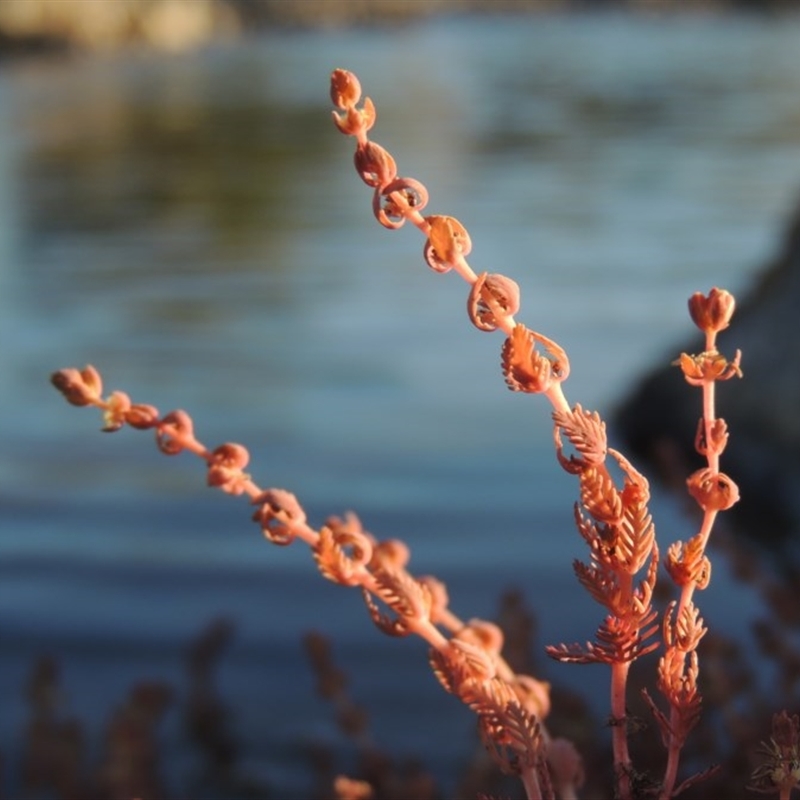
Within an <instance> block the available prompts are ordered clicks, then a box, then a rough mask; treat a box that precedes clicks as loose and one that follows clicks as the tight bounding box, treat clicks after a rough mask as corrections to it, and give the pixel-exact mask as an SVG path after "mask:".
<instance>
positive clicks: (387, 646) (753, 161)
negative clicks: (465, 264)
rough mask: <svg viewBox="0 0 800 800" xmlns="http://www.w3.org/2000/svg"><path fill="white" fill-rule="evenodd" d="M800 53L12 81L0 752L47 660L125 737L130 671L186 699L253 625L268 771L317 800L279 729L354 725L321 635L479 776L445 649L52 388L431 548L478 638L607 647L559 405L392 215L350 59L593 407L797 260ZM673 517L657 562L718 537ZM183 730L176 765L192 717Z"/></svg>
mask: <svg viewBox="0 0 800 800" xmlns="http://www.w3.org/2000/svg"><path fill="white" fill-rule="evenodd" d="M798 45H800V22H799V21H798V20H795V19H782V20H772V21H770V20H757V19H745V18H737V17H731V18H717V17H708V18H705V17H685V18H684V17H676V18H670V19H659V20H657V19H655V18H646V17H642V18H633V17H625V16H597V17H595V16H587V17H533V18H519V19H515V18H512V19H503V20H492V19H480V20H464V21H458V22H456V21H447V22H436V23H425V24H422V25H412V26H409V27H406V28H403V29H402V30H398V31H379V30H374V31H368V32H365V31H360V32H331V33H303V34H299V33H298V34H280V35H277V34H276V35H273V36H266V37H262V38H258V39H254V40H247V41H245V42H242V43H239V44H237V45H228V46H225V47H217V48H211V49H208V50H205V51H203V52H200V53H195V54H189V55H184V56H179V57H178V56H170V57H167V56H157V55H144V54H140V53H138V54H137V53H129V54H123V55H116V56H95V57H84V58H74V59H71V60H67V61H55V62H54V61H50V62H42V63H39V62H28V63H25V64H20V65H11V66H7V67H6V68H5V69H4V71H3V72H2V73H0V342H2V347H0V376H2V379H0V408H1V409H2V415H0V441H2V450H1V451H0V479H1V480H0V523H1V527H0V556H2V558H1V559H0V570H2V572H3V578H2V581H0V636H2V637H3V639H4V641H5V646H4V649H3V656H2V658H1V659H0V670H2V671H1V672H0V692H2V698H3V703H4V705H5V707H6V708H7V709H8V711H7V714H6V715H5V716H4V719H3V720H2V722H1V723H0V737H2V741H1V742H0V748H2V749H3V750H4V751H6V752H8V753H10V754H11V757H12V758H13V755H14V753H15V749H14V748H15V747H18V744H17V745H15V744H14V743H13V736H14V734H15V733H16V731H18V730H19V727H20V725H21V724H22V719H23V718H24V709H23V705H22V703H23V701H22V698H21V695H20V687H21V686H22V684H23V682H24V676H25V674H26V670H27V669H28V667H29V666H30V663H31V660H32V658H33V657H34V655H35V654H37V653H40V652H51V653H53V654H55V655H56V656H57V657H58V658H59V659H60V661H61V664H62V669H63V671H64V682H65V685H66V690H67V693H68V696H69V701H70V707H71V708H72V710H73V711H74V712H75V713H77V714H79V715H80V716H82V718H84V719H86V720H87V724H88V725H89V726H90V728H91V730H93V731H97V730H99V726H100V725H101V722H102V720H103V718H104V715H106V714H107V711H108V708H109V706H110V704H112V703H117V702H118V701H119V699H120V698H121V696H122V694H123V693H124V691H125V689H126V688H127V686H128V685H129V683H130V680H131V679H132V678H133V677H142V676H145V675H151V676H154V677H163V678H165V679H169V680H172V681H174V682H175V683H176V685H178V686H180V685H181V677H180V676H181V673H180V669H181V667H180V660H179V659H180V653H181V648H182V647H183V646H184V644H185V643H186V642H188V640H189V639H190V638H191V636H193V635H194V634H195V633H196V632H197V631H198V630H199V629H200V628H201V627H202V625H203V624H204V623H205V622H206V621H208V619H209V618H211V617H212V616H214V615H216V614H220V613H225V614H228V615H230V616H231V617H232V618H233V619H234V620H235V621H236V623H237V626H238V631H237V639H236V644H235V646H234V650H233V653H232V655H231V658H230V659H229V660H228V661H227V662H225V666H224V670H223V674H222V678H223V683H224V686H223V689H224V692H225V694H226V696H227V697H230V698H231V699H232V703H233V707H234V709H235V714H236V717H235V722H236V725H237V727H238V729H240V731H241V733H242V739H243V740H244V743H245V751H246V753H247V754H248V758H249V761H248V763H249V765H250V767H251V768H252V769H253V770H254V771H255V772H256V773H257V774H258V775H260V776H263V777H264V778H265V779H266V780H268V781H269V782H271V783H273V784H276V785H280V786H284V787H293V788H294V789H295V790H297V791H298V792H300V793H302V787H303V785H304V784H303V778H304V775H303V766H302V763H301V762H300V761H299V760H298V762H297V763H295V762H289V766H288V767H287V762H286V759H285V758H283V759H281V758H279V757H278V755H276V753H278V752H279V745H281V744H286V743H287V742H288V743H290V744H292V743H297V742H300V741H303V740H305V739H307V738H308V737H310V736H312V735H313V734H314V733H317V734H319V733H320V732H322V733H324V734H325V735H331V730H332V729H331V725H332V723H331V722H330V715H329V714H328V713H327V712H326V710H325V709H324V708H323V707H321V706H320V705H319V704H318V703H317V702H316V701H315V700H314V698H313V690H312V685H311V677H310V674H309V671H308V670H307V668H306V667H305V665H304V663H303V661H302V655H301V649H300V644H299V639H300V635H301V633H302V632H303V631H305V630H307V629H310V628H318V629H322V630H326V631H328V632H330V633H331V634H332V635H333V637H334V640H335V642H336V646H337V648H338V649H337V653H339V655H340V658H341V661H342V662H343V663H344V664H345V666H346V667H347V668H348V669H349V670H350V671H351V673H352V675H353V687H354V688H353V691H354V694H356V695H357V696H358V698H359V700H362V701H364V702H365V703H367V704H368V705H369V706H370V708H371V709H372V711H373V717H374V718H375V726H376V728H377V738H378V739H379V740H380V741H381V742H383V743H385V744H387V745H389V746H390V747H391V748H392V749H393V750H394V751H395V752H398V753H403V752H411V753H419V752H422V751H426V752H428V753H430V759H431V761H433V762H434V765H435V766H436V767H437V769H438V770H439V772H440V774H442V775H449V776H452V775H453V774H454V772H455V770H456V768H457V764H458V759H459V757H462V756H464V755H465V754H466V753H468V752H469V747H470V745H469V742H470V741H471V738H470V737H471V731H470V721H469V715H468V714H467V713H466V712H464V713H462V712H461V709H458V708H455V705H456V704H455V702H454V701H452V699H451V698H448V697H446V696H445V695H444V694H443V693H442V692H441V691H440V689H439V688H438V686H437V685H436V684H435V682H434V681H433V680H432V678H431V677H430V675H429V673H428V670H427V666H426V664H425V654H424V648H422V647H421V646H415V645H410V644H409V643H407V642H402V643H398V642H396V641H386V640H385V639H384V637H381V636H380V635H379V634H377V633H376V632H375V631H373V630H372V627H371V625H370V624H369V622H368V619H367V616H366V614H365V613H364V612H363V609H362V608H361V607H360V600H359V599H358V597H355V596H351V594H350V593H348V592H346V591H345V590H343V589H340V588H339V587H335V586H332V585H330V584H328V583H327V582H324V581H323V580H321V579H320V578H318V577H317V576H316V575H315V574H314V570H313V567H312V564H311V562H310V557H309V555H308V553H307V552H304V551H303V550H302V549H301V548H300V546H299V545H296V546H295V547H292V548H286V549H276V548H273V547H271V546H268V545H267V544H266V543H264V542H263V540H262V539H261V537H260V535H259V532H258V529H257V528H256V526H255V525H253V523H252V522H250V521H249V515H250V510H249V509H248V507H247V506H246V504H245V503H244V502H243V501H236V500H233V499H230V498H227V497H224V496H222V495H219V494H216V493H212V492H209V491H208V490H206V489H205V488H204V486H203V481H204V476H203V473H202V470H201V469H200V465H199V464H198V463H195V462H194V461H193V460H192V459H190V458H188V457H181V458H177V459H167V458H164V457H163V456H161V455H160V454H159V453H158V452H157V451H156V450H155V448H154V447H153V445H152V442H151V440H150V438H149V436H148V435H146V434H134V433H131V432H127V431H126V432H121V433H118V434H115V435H114V436H111V435H106V434H101V433H99V432H98V428H99V427H100V419H99V418H98V417H97V416H96V415H94V414H93V413H91V412H88V411H86V410H81V409H74V408H71V407H68V406H67V405H66V404H65V403H64V402H63V401H62V400H61V399H60V398H59V397H58V396H57V395H56V393H55V392H54V391H53V390H52V389H51V388H50V387H49V385H48V383H47V378H48V375H49V374H50V372H52V371H53V370H54V369H57V368H59V367H64V366H82V365H83V364H85V363H93V364H95V365H96V366H97V367H98V368H99V369H100V370H101V372H102V373H103V374H104V376H105V378H106V381H107V384H108V386H109V388H123V389H125V390H126V391H128V392H129V393H130V394H131V395H132V396H133V398H134V400H137V401H141V402H151V403H155V404H157V405H158V406H159V407H160V408H161V409H162V410H167V409H169V408H171V407H175V406H181V407H184V408H186V409H187V410H189V411H190V412H191V413H192V415H193V416H194V418H195V421H196V425H197V428H198V432H199V437H200V438H201V439H202V440H203V441H204V442H206V443H208V444H209V445H213V444H217V443H221V442H223V441H228V440H233V441H241V442H243V443H246V444H247V445H248V447H250V448H251V451H252V457H253V462H252V473H253V475H254V477H255V478H256V479H257V480H258V481H259V482H260V483H262V484H263V485H265V486H267V485H273V486H281V487H285V488H289V489H291V490H292V491H294V492H296V493H297V495H298V497H299V498H300V499H301V501H302V502H303V503H304V504H305V505H306V507H307V509H308V510H309V514H310V516H311V518H312V521H314V522H317V523H319V522H321V521H322V520H324V518H325V516H327V515H328V514H330V513H341V512H342V511H344V510H345V509H354V510H356V511H357V512H358V513H359V514H360V515H361V516H362V518H363V520H364V522H365V524H366V526H367V527H368V528H369V529H370V530H372V531H373V532H374V533H375V534H376V535H378V536H381V537H383V536H400V537H401V538H403V539H405V540H406V541H407V542H408V543H409V544H410V545H411V548H412V551H413V553H414V560H413V565H414V567H415V569H416V571H418V572H421V573H427V572H433V573H435V574H437V575H439V576H440V577H442V578H443V579H444V580H446V581H447V583H448V585H449V586H450V588H451V598H452V602H453V606H454V608H455V610H456V611H457V612H458V613H459V614H461V615H462V616H464V617H465V618H466V617H470V616H489V615H491V614H492V613H494V610H495V607H496V598H497V597H498V595H499V593H500V591H501V590H502V589H503V588H504V587H506V586H508V585H509V584H512V583H513V584H516V585H519V586H521V587H522V588H524V590H525V592H526V594H527V597H528V598H529V600H530V602H531V604H532V605H533V606H534V607H536V608H537V609H538V611H539V612H540V615H541V617H542V628H543V639H544V642H553V641H556V640H559V639H562V638H563V639H567V640H569V641H572V640H575V639H579V640H584V639H586V638H587V637H589V636H591V633H592V630H593V627H594V625H596V622H597V620H598V616H599V615H598V614H597V610H596V609H595V608H593V607H592V606H591V604H590V603H589V601H588V600H585V599H584V598H583V597H581V596H580V595H579V593H578V590H577V588H576V587H575V585H574V579H573V577H572V573H571V568H570V563H571V560H572V558H573V557H575V556H580V555H582V552H581V547H580V543H579V541H578V537H577V535H576V534H575V532H574V529H573V527H572V523H571V514H572V512H571V506H572V503H573V501H574V498H575V486H574V483H573V482H572V481H571V480H570V478H569V477H568V476H566V475H565V474H563V473H561V472H560V471H559V470H558V469H557V468H556V466H555V464H554V459H553V455H552V446H551V443H550V428H549V417H548V409H547V408H546V406H545V404H544V402H543V401H541V400H540V399H538V398H531V397H521V396H518V395H512V394H510V393H509V392H508V391H507V390H506V388H505V386H504V384H503V381H502V377H501V375H500V371H499V366H498V364H499V348H500V345H501V339H500V338H499V336H490V335H486V334H482V333H478V332H477V331H475V330H474V329H472V328H471V327H470V326H469V323H468V322H467V320H466V315H465V314H464V304H465V292H464V287H463V285H460V284H459V281H458V279H457V278H456V277H455V276H452V275H447V276H437V275H434V274H433V273H431V272H430V271H429V270H427V268H426V267H425V266H424V264H423V262H422V260H421V256H420V254H421V248H422V240H421V237H420V236H419V235H418V234H417V232H416V231H414V230H402V231H400V232H396V233H389V232H387V231H385V230H383V229H382V228H380V226H378V225H377V224H376V223H375V222H374V220H373V219H372V217H371V214H370V205H369V203H370V195H369V191H368V190H367V189H366V187H364V186H363V185H362V184H361V183H360V181H359V180H358V178H357V176H356V175H355V173H354V172H353V170H352V161H351V157H352V155H351V154H352V143H351V142H350V141H349V140H346V139H345V138H344V137H342V136H341V135H340V134H338V133H337V132H336V130H335V129H334V128H333V126H332V124H331V122H330V117H329V107H330V103H329V99H328V94H327V91H328V90H327V80H328V74H329V72H330V70H331V69H332V68H333V67H337V66H341V67H346V68H349V69H352V70H354V71H356V72H357V73H358V74H359V76H360V78H361V80H362V84H363V86H364V88H365V91H366V93H367V94H369V95H370V96H372V97H373V99H374V100H375V102H376V104H377V107H378V123H377V126H376V128H375V129H374V131H373V134H374V138H375V139H376V140H377V141H379V142H380V143H382V144H384V145H385V146H387V147H388V148H389V149H390V150H391V152H392V153H393V154H394V155H395V157H396V158H397V160H398V164H399V167H400V172H401V174H405V175H410V176H413V177H417V178H419V179H421V180H423V181H424V182H425V183H426V185H427V186H428V188H429V190H430V192H431V198H432V200H431V204H430V206H429V209H430V211H431V212H435V213H449V214H452V215H454V216H457V217H458V218H459V219H460V220H462V221H463V222H464V224H465V225H467V227H468V228H469V230H470V233H471V235H472V239H473V245H474V249H473V254H472V256H471V257H470V261H471V263H472V264H473V266H474V267H475V269H476V270H484V269H488V270H491V271H502V272H505V273H506V274H508V275H510V276H511V277H513V278H514V279H515V280H516V281H518V283H519V284H520V286H521V289H522V297H523V305H522V311H521V312H520V314H519V319H520V320H521V321H524V322H526V324H528V325H530V326H532V327H535V328H536V329H538V330H540V331H541V332H542V333H544V334H545V335H547V336H550V337H552V338H555V339H556V340H557V341H559V342H560V343H561V345H562V346H564V347H565V348H566V349H567V350H568V352H569V353H570V356H571V359H572V367H573V376H572V377H571V378H570V380H569V382H568V384H567V387H566V388H567V393H568V397H569V399H570V401H571V402H576V401H577V402H581V403H582V404H583V405H584V406H585V407H589V408H596V409H598V410H600V411H601V413H605V414H608V413H609V412H610V410H611V409H612V408H613V406H614V403H615V402H616V401H618V400H619V399H620V398H621V397H623V396H624V394H625V392H626V391H627V390H629V389H630V387H631V386H632V385H633V384H634V382H635V381H636V379H637V377H638V376H640V375H641V374H642V372H644V371H646V370H647V369H648V368H650V367H651V366H652V365H654V364H659V363H664V362H665V361H667V360H670V359H671V358H674V356H675V355H676V353H675V350H674V347H675V346H676V343H677V342H681V341H683V340H684V339H685V337H686V335H687V334H688V333H689V331H690V325H689V322H688V318H687V315H686V313H685V303H686V298H687V297H688V296H689V295H690V294H691V293H692V292H693V291H695V290H697V289H702V290H707V289H708V288H709V287H710V286H712V285H721V286H724V287H726V288H728V289H731V290H733V291H734V292H743V291H745V290H746V289H747V287H748V286H749V285H751V284H752V282H753V281H754V279H755V276H756V274H757V272H756V271H757V268H758V267H759V266H760V265H761V264H763V263H765V262H766V260H768V258H769V257H770V256H771V255H772V254H773V253H774V251H775V250H776V248H777V245H778V241H779V239H778V237H779V234H780V231H781V224H782V221H783V220H784V219H785V218H786V217H787V215H788V213H789V211H790V209H791V206H792V204H793V202H794V201H795V199H796V198H797V196H798V190H800V110H798V109H800V102H798V100H800V61H798V59H797V57H796V53H797V52H798ZM655 509H656V511H657V513H658V515H659V516H658V517H657V521H659V520H660V521H661V528H660V530H661V531H662V534H661V536H662V543H663V545H666V544H667V543H668V542H670V541H673V540H674V539H676V538H684V539H685V538H686V537H687V536H690V535H691V534H692V533H693V532H694V531H693V530H692V528H691V523H688V522H686V520H684V519H683V517H682V516H681V514H680V512H679V510H678V509H677V508H675V507H673V504H672V502H671V501H670V500H669V499H667V498H663V497H661V496H659V497H658V498H657V501H656V504H655ZM662 549H663V546H662ZM714 580H715V583H714V584H713V585H712V587H711V589H710V590H709V591H708V592H707V593H706V594H707V595H708V597H707V598H703V602H704V604H706V605H705V606H704V607H706V608H708V609H709V611H708V613H709V614H713V613H714V609H716V613H717V618H716V622H717V624H719V625H722V626H724V627H727V628H729V629H736V628H737V627H738V626H740V625H742V624H743V623H742V619H741V616H742V615H743V614H744V609H745V608H746V607H747V604H748V603H749V602H750V600H749V597H748V596H747V595H746V594H744V593H742V592H740V591H739V590H733V589H732V588H731V587H730V579H729V578H727V577H726V576H725V573H724V569H720V570H719V571H715V579H714ZM567 672H570V675H572V676H573V677H572V679H573V680H574V672H572V671H570V670H567ZM568 679H569V677H568ZM423 719H424V723H423V722H421V720H423ZM168 740H169V743H170V746H172V747H174V748H175V752H176V753H177V754H178V755H176V758H177V759H178V762H180V759H181V758H182V757H183V756H181V755H180V754H181V753H182V752H183V751H182V750H181V745H180V736H179V733H178V731H177V729H176V728H175V726H173V728H170V729H169V730H168ZM6 743H8V744H6Z"/></svg>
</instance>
